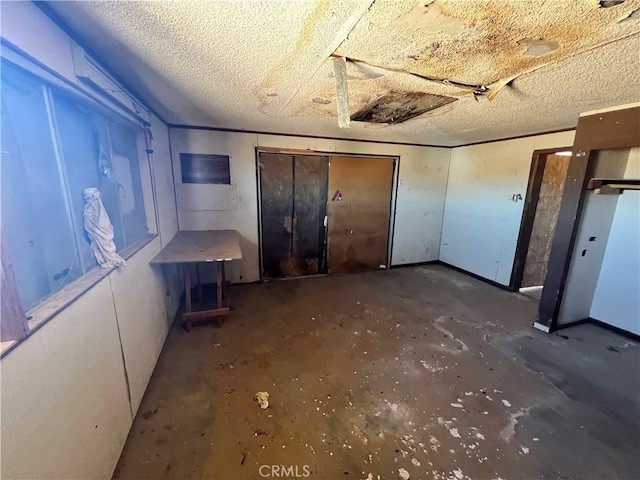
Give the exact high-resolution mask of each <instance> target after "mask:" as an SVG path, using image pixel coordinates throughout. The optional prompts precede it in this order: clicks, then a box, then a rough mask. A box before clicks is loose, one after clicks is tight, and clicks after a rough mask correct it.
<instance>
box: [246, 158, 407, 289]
mask: <svg viewBox="0 0 640 480" xmlns="http://www.w3.org/2000/svg"><path fill="white" fill-rule="evenodd" d="M260 153H283V154H288V155H294V156H302V155H312V156H326V157H328V160H329V163H330V162H331V157H333V156H340V157H358V158H372V159H380V158H391V159H393V173H392V175H391V198H390V201H389V226H388V229H387V259H386V265H387V270H388V269H390V268H391V259H392V257H391V253H392V250H393V234H394V232H395V225H396V206H397V201H398V195H397V193H398V178H399V176H400V175H399V173H400V155H384V154H367V153H364V154H360V153H353V152H348V153H342V152H331V151H326V150H310V149H307V150H301V149H296V148H278V147H261V146H256V147H255V162H256V163H255V166H256V195H257V197H256V200H257V204H258V218H257V227H258V269H259V271H260V272H259V273H260V281H267V280H287V278H282V279H265V278H264V276H263V266H262V259H263V252H262V189H261V175H260ZM327 193H328V192H327ZM327 203H328V202H327ZM327 206H328V205H327ZM327 217H328V214H327ZM328 231H329V229H328V225H326V226H325V238H326V235H327V232H328ZM328 248H329V246H328V242H325V252H324V255H325V256H326V257H327V258H328ZM321 275H328V274H326V273H319V274H316V275H307V276H304V277H292V278H307V277H318V276H321Z"/></svg>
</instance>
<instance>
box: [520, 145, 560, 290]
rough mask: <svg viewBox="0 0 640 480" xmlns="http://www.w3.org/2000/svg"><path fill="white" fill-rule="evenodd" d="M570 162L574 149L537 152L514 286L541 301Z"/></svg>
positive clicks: (529, 188) (526, 204)
mask: <svg viewBox="0 0 640 480" xmlns="http://www.w3.org/2000/svg"><path fill="white" fill-rule="evenodd" d="M570 160H571V147H568V148H556V149H551V150H536V151H535V152H534V153H533V158H532V164H531V173H530V175H529V185H528V187H527V197H526V200H525V205H524V211H523V215H522V224H521V227H520V235H519V238H518V246H517V248H516V260H515V264H514V270H513V275H512V282H511V287H512V289H513V290H516V291H520V292H521V293H523V294H525V295H529V296H531V297H534V298H536V299H538V300H539V299H540V297H541V296H542V288H543V284H544V279H545V277H546V276H547V269H548V266H549V265H548V264H549V255H550V253H551V246H552V244H553V237H554V234H555V230H556V225H557V223H558V214H559V212H560V204H561V202H562V192H563V190H564V185H565V182H566V179H567V170H568V168H569V161H570Z"/></svg>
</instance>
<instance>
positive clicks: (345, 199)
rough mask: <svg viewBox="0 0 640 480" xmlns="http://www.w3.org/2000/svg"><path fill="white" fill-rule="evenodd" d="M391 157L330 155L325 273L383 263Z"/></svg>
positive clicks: (389, 195)
mask: <svg viewBox="0 0 640 480" xmlns="http://www.w3.org/2000/svg"><path fill="white" fill-rule="evenodd" d="M393 168H394V159H393V158H371V157H370V158H365V157H339V156H335V157H331V165H330V167H329V206H328V211H329V234H328V256H329V258H328V264H329V273H338V272H356V271H362V270H371V269H378V268H381V267H382V268H385V267H386V265H387V251H388V248H387V247H388V245H387V242H388V237H389V219H390V214H391V190H392V183H393Z"/></svg>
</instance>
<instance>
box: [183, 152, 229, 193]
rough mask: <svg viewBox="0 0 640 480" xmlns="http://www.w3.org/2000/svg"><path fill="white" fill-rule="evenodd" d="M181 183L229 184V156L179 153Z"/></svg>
mask: <svg viewBox="0 0 640 480" xmlns="http://www.w3.org/2000/svg"><path fill="white" fill-rule="evenodd" d="M180 171H181V173H182V183H218V184H223V185H229V184H231V173H230V170H229V157H228V156H226V155H199V154H195V153H181V154H180Z"/></svg>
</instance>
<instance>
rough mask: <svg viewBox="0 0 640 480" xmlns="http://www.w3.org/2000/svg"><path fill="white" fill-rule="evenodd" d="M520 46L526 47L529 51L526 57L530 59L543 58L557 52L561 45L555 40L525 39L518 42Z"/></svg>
mask: <svg viewBox="0 0 640 480" xmlns="http://www.w3.org/2000/svg"><path fill="white" fill-rule="evenodd" d="M518 44H520V45H525V46H526V47H527V50H526V51H525V52H524V55H526V56H528V57H541V56H542V55H546V54H547V53H551V52H553V51H554V50H556V49H557V48H558V47H559V46H560V45H559V44H558V42H556V41H554V40H545V39H544V38H539V39H536V38H531V37H527V38H523V39H522V40H520V41H518Z"/></svg>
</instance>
